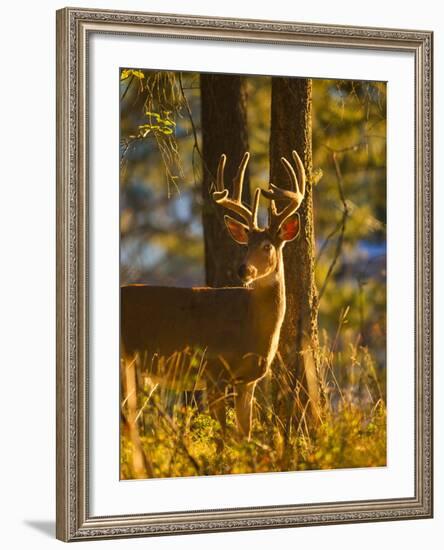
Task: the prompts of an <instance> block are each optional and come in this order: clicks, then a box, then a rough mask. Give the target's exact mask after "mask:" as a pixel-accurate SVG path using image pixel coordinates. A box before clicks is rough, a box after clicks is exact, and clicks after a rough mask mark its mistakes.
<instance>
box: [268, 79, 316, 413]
mask: <svg viewBox="0 0 444 550" xmlns="http://www.w3.org/2000/svg"><path fill="white" fill-rule="evenodd" d="M292 150H296V151H297V152H298V154H299V156H300V157H301V159H302V161H303V163H304V166H305V170H306V174H307V184H306V191H305V198H304V201H303V202H302V205H301V207H300V208H299V215H300V220H301V229H300V234H299V237H298V238H297V239H296V240H295V241H293V242H289V243H287V244H286V246H285V249H284V265H285V283H286V300H287V302H286V304H287V308H286V315H285V319H284V323H283V326H282V330H281V338H280V342H279V352H280V355H281V357H282V360H283V361H282V363H283V365H284V368H285V369H287V370H288V374H289V375H290V377H289V380H290V381H291V383H290V385H292V386H293V387H292V388H291V389H292V390H296V389H297V388H299V390H300V391H299V399H300V404H301V405H302V408H305V406H306V404H307V403H309V407H308V409H309V410H310V412H312V413H314V417H316V418H317V417H318V416H319V406H320V377H319V374H318V358H317V351H318V322H317V318H318V299H317V290H316V285H315V279H314V249H315V240H314V228H313V195H312V81H311V79H304V78H301V79H298V78H283V77H273V78H272V98H271V133H270V181H271V182H273V183H275V184H276V185H278V186H279V187H286V188H288V187H289V181H288V176H287V174H286V172H285V170H284V168H283V166H282V164H281V161H280V159H281V157H285V158H287V159H288V160H290V161H291V162H292V163H294V161H293V160H292V156H291V152H292ZM292 393H294V391H292ZM289 401H291V402H292V405H291V410H290V411H288V410H287V413H288V415H289V416H294V414H295V401H296V400H295V399H294V396H291V397H290V400H289ZM290 420H291V419H290Z"/></svg>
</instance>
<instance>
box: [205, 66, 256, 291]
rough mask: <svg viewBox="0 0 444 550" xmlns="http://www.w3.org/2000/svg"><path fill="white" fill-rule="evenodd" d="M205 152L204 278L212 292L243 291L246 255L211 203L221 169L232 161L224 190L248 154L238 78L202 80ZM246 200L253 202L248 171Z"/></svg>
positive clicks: (211, 76)
mask: <svg viewBox="0 0 444 550" xmlns="http://www.w3.org/2000/svg"><path fill="white" fill-rule="evenodd" d="M200 87H201V106H202V149H203V157H204V158H203V185H202V198H203V209H202V218H203V220H202V221H203V231H204V243H205V274H206V283H207V285H209V286H213V287H220V286H239V279H238V277H237V268H238V267H239V265H240V260H241V256H242V253H243V251H242V250H241V247H240V246H239V245H238V244H236V243H235V242H234V241H233V240H232V239H231V237H230V236H229V235H228V232H227V231H226V230H225V226H224V221H223V216H224V212H223V211H222V209H221V208H220V207H218V206H217V205H216V204H215V203H214V201H213V199H212V198H211V191H212V189H213V186H214V182H215V176H216V169H217V165H218V162H219V158H220V156H221V154H222V153H225V154H226V155H227V164H226V167H225V186H226V188H227V189H229V190H230V192H231V187H232V180H233V178H234V176H235V174H236V171H237V168H238V166H239V164H240V161H241V159H242V156H243V154H244V153H245V151H248V134H247V111H246V95H245V90H244V87H243V83H242V77H241V76H239V75H218V74H202V75H201V77H200ZM243 200H244V201H245V202H247V203H249V201H250V185H249V176H248V169H247V172H246V174H245V183H244V192H243Z"/></svg>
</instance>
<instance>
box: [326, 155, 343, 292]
mask: <svg viewBox="0 0 444 550" xmlns="http://www.w3.org/2000/svg"><path fill="white" fill-rule="evenodd" d="M332 161H333V164H334V165H335V171H336V181H337V184H338V193H339V197H340V199H341V202H342V208H343V210H342V219H341V221H340V224H339V226H340V228H341V232H340V234H339V237H338V239H337V241H336V249H335V253H334V256H333V260H332V262H331V264H330V266H329V268H328V271H327V275H326V276H325V279H324V282H323V283H322V287H321V290H320V291H319V300H321V298H322V296H323V294H324V292H325V289H326V287H327V284H328V281H329V279H330V277H331V275H332V273H333V270H334V268H335V267H336V264H337V262H338V259H339V256H340V254H341V252H342V245H343V243H344V234H345V227H346V225H347V219H348V216H349V208H348V205H347V201H346V200H345V195H344V187H343V177H342V173H341V167H340V166H339V162H338V158H337V153H336V152H333V153H332Z"/></svg>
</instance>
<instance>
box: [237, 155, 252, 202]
mask: <svg viewBox="0 0 444 550" xmlns="http://www.w3.org/2000/svg"><path fill="white" fill-rule="evenodd" d="M249 160H250V153H249V152H248V151H247V152H246V153H244V156H243V157H242V160H241V163H240V164H239V168H238V169H237V172H236V175H235V176H234V178H233V200H235V201H237V202H241V201H242V188H243V186H244V176H245V170H246V169H247V164H248V161H249Z"/></svg>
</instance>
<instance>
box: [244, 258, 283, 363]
mask: <svg viewBox="0 0 444 550" xmlns="http://www.w3.org/2000/svg"><path fill="white" fill-rule="evenodd" d="M252 298H253V307H252V314H253V323H254V325H255V327H256V330H257V334H258V335H259V336H260V338H259V341H260V342H261V346H260V347H261V348H262V349H261V351H260V353H261V354H262V355H264V356H268V359H269V361H270V362H271V360H272V359H273V357H274V355H275V353H276V351H277V347H278V344H279V336H280V331H281V326H282V322H283V320H284V316H285V277H284V262H283V259H282V252H281V251H279V258H278V262H277V266H276V270H275V271H273V273H270V275H267V276H266V277H263V278H262V279H258V280H256V281H255V284H254V288H253V291H252Z"/></svg>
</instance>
